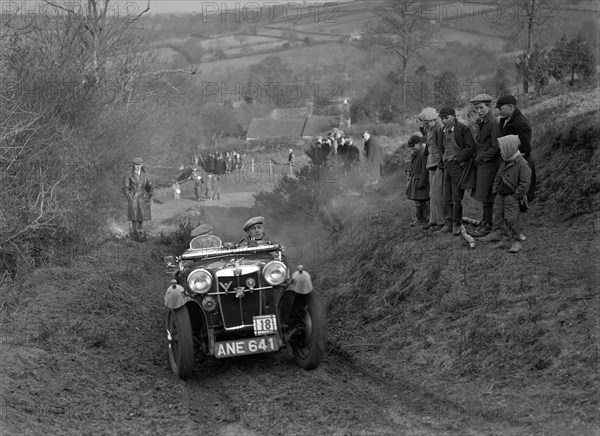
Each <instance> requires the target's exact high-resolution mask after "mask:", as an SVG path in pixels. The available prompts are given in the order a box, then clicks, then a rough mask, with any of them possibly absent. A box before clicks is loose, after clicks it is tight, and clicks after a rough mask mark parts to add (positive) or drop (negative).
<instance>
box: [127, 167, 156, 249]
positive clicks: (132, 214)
mask: <svg viewBox="0 0 600 436" xmlns="http://www.w3.org/2000/svg"><path fill="white" fill-rule="evenodd" d="M123 193H124V194H125V198H127V220H128V221H131V230H132V237H133V239H134V240H136V241H144V240H145V238H146V237H145V233H144V231H143V230H142V224H143V223H144V221H150V220H152V211H151V207H150V199H151V198H152V195H153V194H154V187H153V186H152V182H151V181H150V178H149V177H148V175H147V174H146V170H145V168H144V161H143V160H142V158H141V157H136V158H135V159H133V161H132V168H131V172H130V173H129V174H127V175H126V176H125V177H124V179H123Z"/></svg>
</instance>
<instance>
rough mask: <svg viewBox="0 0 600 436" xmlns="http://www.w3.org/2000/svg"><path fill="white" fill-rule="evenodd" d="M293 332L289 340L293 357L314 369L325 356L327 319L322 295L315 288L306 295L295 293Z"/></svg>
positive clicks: (302, 364) (301, 365)
mask: <svg viewBox="0 0 600 436" xmlns="http://www.w3.org/2000/svg"><path fill="white" fill-rule="evenodd" d="M294 308H295V310H296V314H295V315H296V316H295V317H294V318H295V320H296V322H295V325H294V328H295V329H296V332H295V334H294V335H293V337H292V338H291V340H290V345H291V347H292V351H293V353H294V359H295V360H296V363H297V364H298V366H300V367H301V368H304V369H315V368H317V367H318V366H319V364H320V363H321V361H322V360H323V358H324V357H325V353H326V347H327V320H326V316H325V304H324V303H323V297H322V296H321V294H320V293H319V291H317V290H316V289H313V291H312V292H311V293H310V294H307V295H297V296H296V301H294Z"/></svg>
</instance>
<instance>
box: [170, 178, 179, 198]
mask: <svg viewBox="0 0 600 436" xmlns="http://www.w3.org/2000/svg"><path fill="white" fill-rule="evenodd" d="M171 189H172V190H173V200H179V199H180V198H181V186H179V182H178V181H177V180H176V179H173V184H172V185H171Z"/></svg>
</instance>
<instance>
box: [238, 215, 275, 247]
mask: <svg viewBox="0 0 600 436" xmlns="http://www.w3.org/2000/svg"><path fill="white" fill-rule="evenodd" d="M242 228H243V230H244V231H245V232H246V233H247V234H248V236H247V237H246V238H245V239H242V241H241V242H240V244H239V245H240V246H242V247H244V246H245V247H253V246H257V245H269V244H271V241H269V238H268V237H267V233H266V232H265V219H264V217H262V216H255V217H252V218H250V219H249V220H248V221H246V224H244V227H242Z"/></svg>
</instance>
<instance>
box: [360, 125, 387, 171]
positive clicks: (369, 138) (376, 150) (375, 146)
mask: <svg viewBox="0 0 600 436" xmlns="http://www.w3.org/2000/svg"><path fill="white" fill-rule="evenodd" d="M363 139H364V140H365V146H364V153H365V158H366V161H367V165H368V166H369V175H370V178H371V183H379V180H380V179H381V176H382V174H383V158H382V153H381V146H380V145H379V142H377V139H375V138H374V137H373V135H371V133H370V132H369V131H368V130H365V132H364V133H363Z"/></svg>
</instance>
